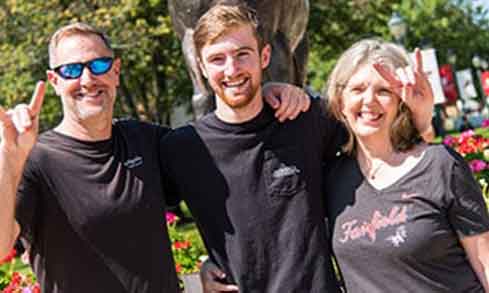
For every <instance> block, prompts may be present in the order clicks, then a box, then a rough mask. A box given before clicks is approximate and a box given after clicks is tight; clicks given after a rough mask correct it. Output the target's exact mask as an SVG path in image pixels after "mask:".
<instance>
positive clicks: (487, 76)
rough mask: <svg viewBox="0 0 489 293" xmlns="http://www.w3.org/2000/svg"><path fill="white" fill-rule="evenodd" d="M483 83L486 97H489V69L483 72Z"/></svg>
mask: <svg viewBox="0 0 489 293" xmlns="http://www.w3.org/2000/svg"><path fill="white" fill-rule="evenodd" d="M481 85H482V89H483V90H484V94H485V95H486V97H489V71H482V72H481Z"/></svg>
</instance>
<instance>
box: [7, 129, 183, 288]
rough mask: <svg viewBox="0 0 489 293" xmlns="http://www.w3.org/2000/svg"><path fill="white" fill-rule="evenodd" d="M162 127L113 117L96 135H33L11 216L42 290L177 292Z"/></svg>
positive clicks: (163, 130) (52, 132)
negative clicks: (107, 132) (107, 135)
mask: <svg viewBox="0 0 489 293" xmlns="http://www.w3.org/2000/svg"><path fill="white" fill-rule="evenodd" d="M167 132H168V129H166V128H162V127H159V126H155V125H150V124H146V123H141V122H137V121H119V122H116V123H114V125H113V128H112V137H111V139H108V140H104V141H98V142H86V141H80V140H77V139H74V138H71V137H68V136H65V135H62V134H60V133H57V132H55V131H52V130H51V131H47V132H46V133H44V134H42V135H41V136H40V137H39V141H38V143H37V144H36V146H35V147H34V149H33V151H32V154H31V156H30V157H29V160H28V162H27V164H26V168H25V172H24V176H23V180H22V182H21V185H20V188H19V191H18V202H17V210H16V217H17V221H18V222H19V224H20V225H21V229H22V230H21V235H20V237H21V240H22V241H23V243H24V244H25V245H26V246H27V248H28V250H29V253H30V261H31V265H32V267H33V270H34V272H35V274H36V276H37V279H38V281H39V283H40V285H41V289H42V292H49V293H57V292H67V293H76V292H80V293H82V292H83V293H87V292H103V293H106V292H111V293H112V292H138V293H139V292H141V293H142V292H145V293H146V292H147V293H149V292H154V293H161V292H177V290H178V289H177V284H178V282H177V278H176V273H175V267H174V263H173V259H172V257H171V253H170V243H169V239H168V235H167V231H166V225H165V219H164V208H165V200H164V194H163V189H162V186H161V177H160V166H159V164H158V162H159V159H160V158H159V148H158V144H159V141H160V140H161V137H163V136H164V135H166V133H167Z"/></svg>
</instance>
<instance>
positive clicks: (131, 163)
mask: <svg viewBox="0 0 489 293" xmlns="http://www.w3.org/2000/svg"><path fill="white" fill-rule="evenodd" d="M142 164H143V158H142V157H140V156H137V157H134V158H132V159H128V160H127V161H125V162H124V166H125V167H126V168H128V169H132V168H136V167H138V166H141V165H142Z"/></svg>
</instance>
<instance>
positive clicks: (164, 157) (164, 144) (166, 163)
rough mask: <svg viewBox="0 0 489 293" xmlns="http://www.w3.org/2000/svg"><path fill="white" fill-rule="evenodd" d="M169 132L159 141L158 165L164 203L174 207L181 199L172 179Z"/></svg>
mask: <svg viewBox="0 0 489 293" xmlns="http://www.w3.org/2000/svg"><path fill="white" fill-rule="evenodd" d="M171 136H172V134H171V131H170V132H169V133H167V134H166V135H165V136H162V137H161V139H160V151H159V154H160V157H159V164H160V170H161V181H162V182H163V191H164V192H165V202H166V205H167V206H176V205H178V204H179V203H180V201H181V197H180V195H179V193H178V188H177V186H176V184H175V181H174V179H173V174H172V171H171V162H172V157H170V156H171V152H170V151H169V148H170V147H171Z"/></svg>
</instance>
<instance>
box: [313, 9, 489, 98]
mask: <svg viewBox="0 0 489 293" xmlns="http://www.w3.org/2000/svg"><path fill="white" fill-rule="evenodd" d="M471 2H472V1H465V0H456V1H453V0H376V1H373V0H316V1H311V17H310V21H309V37H310V44H311V54H310V58H309V67H308V68H309V75H308V78H309V83H310V84H311V85H312V86H313V88H315V89H316V90H320V89H321V88H322V87H323V86H324V85H325V83H326V79H327V76H328V74H329V73H330V72H331V70H332V69H333V67H334V65H335V62H336V60H337V59H338V57H339V55H340V54H341V53H342V52H343V51H344V50H345V49H347V48H348V47H350V46H351V45H352V44H353V43H354V42H356V41H358V40H360V39H361V38H365V37H379V38H383V39H386V40H392V36H391V35H390V33H389V29H388V27H387V22H388V21H389V19H390V17H391V15H392V12H393V11H398V12H400V13H401V15H403V17H404V19H405V21H406V23H407V24H408V34H407V36H406V40H405V44H404V45H405V46H406V48H407V49H409V50H412V49H414V48H415V47H417V46H419V47H420V46H422V45H423V44H424V45H428V46H432V47H433V48H436V49H437V54H438V61H439V63H441V64H443V63H446V62H447V60H446V53H447V51H448V49H449V48H450V49H452V50H453V51H454V52H455V53H456V54H457V57H458V58H457V68H464V67H470V66H471V58H472V56H473V55H474V54H475V53H478V54H479V55H482V56H486V57H489V42H487V40H488V39H489V18H488V12H487V11H484V10H483V9H482V8H481V7H479V8H474V7H473V6H472V3H471Z"/></svg>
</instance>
